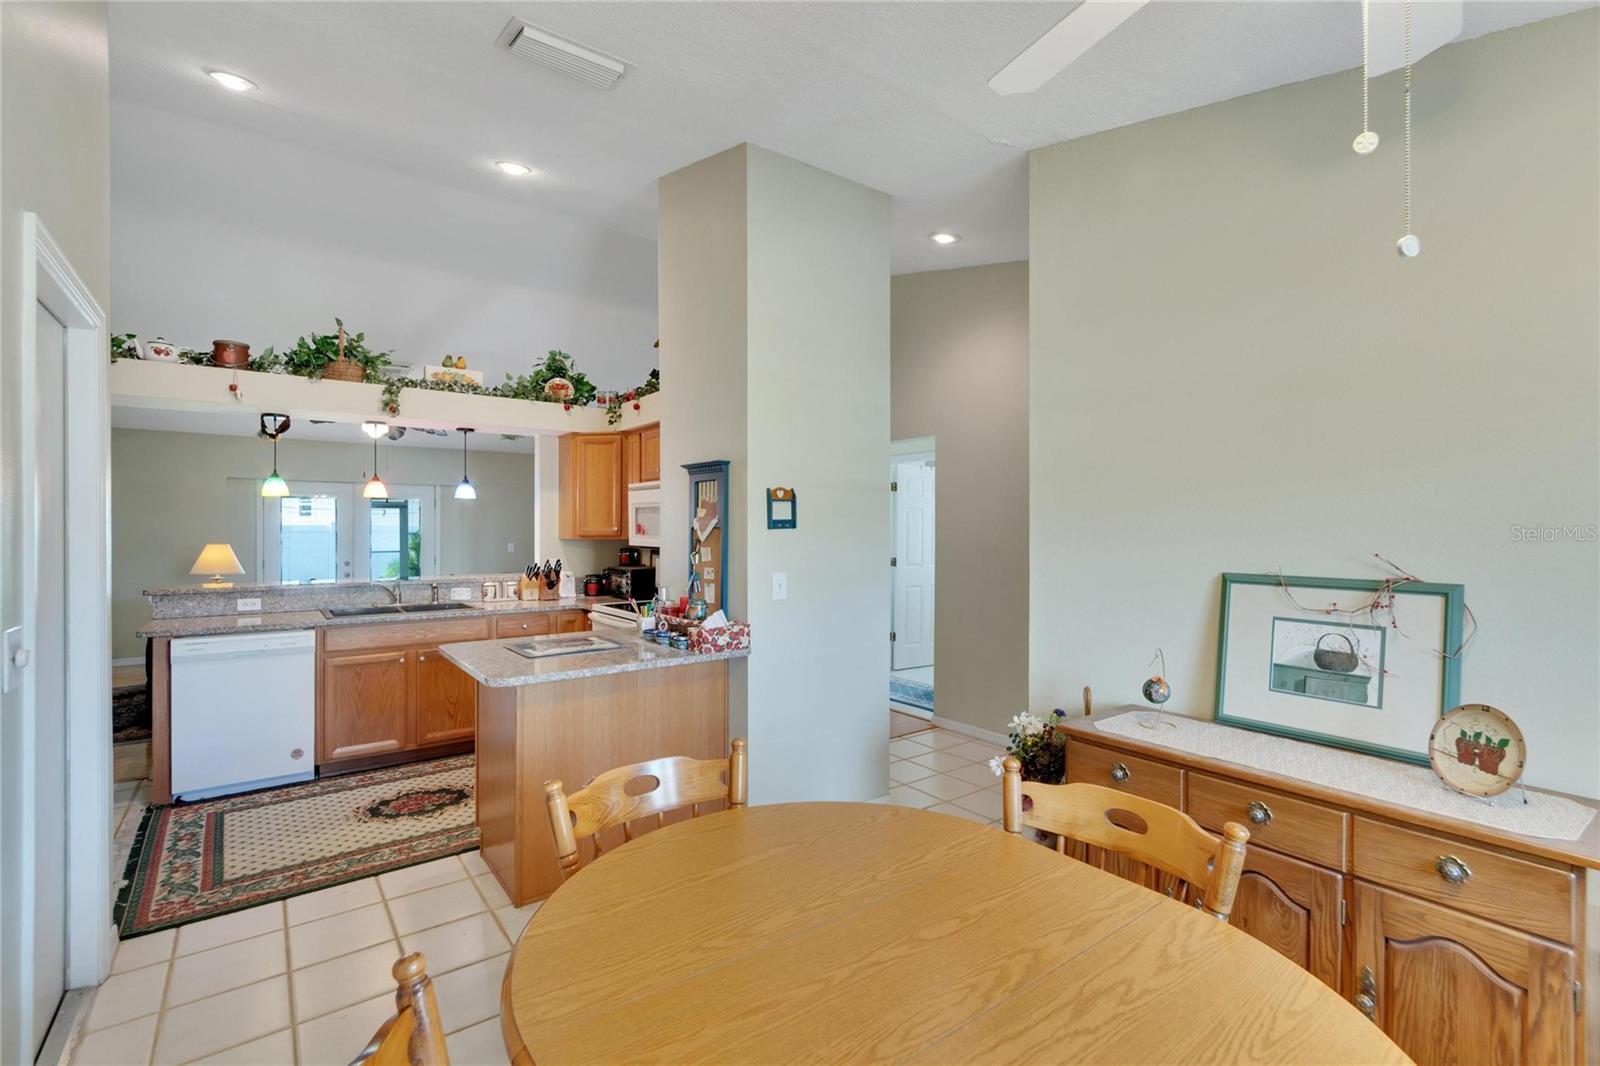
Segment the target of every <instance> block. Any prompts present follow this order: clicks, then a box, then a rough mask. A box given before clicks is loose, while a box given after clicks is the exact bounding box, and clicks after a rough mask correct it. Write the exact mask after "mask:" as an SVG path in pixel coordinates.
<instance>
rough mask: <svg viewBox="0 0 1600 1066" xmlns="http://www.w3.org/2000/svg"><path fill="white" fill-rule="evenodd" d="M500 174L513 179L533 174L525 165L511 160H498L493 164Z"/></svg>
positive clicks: (531, 169) (530, 168)
mask: <svg viewBox="0 0 1600 1066" xmlns="http://www.w3.org/2000/svg"><path fill="white" fill-rule="evenodd" d="M494 165H495V166H496V167H498V168H499V169H500V173H502V174H510V175H511V176H512V177H513V178H522V177H526V176H527V175H529V174H532V173H533V168H532V167H530V166H528V165H527V164H526V163H518V162H516V161H514V160H511V159H499V160H496V161H495V164H494Z"/></svg>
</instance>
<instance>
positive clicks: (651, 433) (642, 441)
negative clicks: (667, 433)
mask: <svg viewBox="0 0 1600 1066" xmlns="http://www.w3.org/2000/svg"><path fill="white" fill-rule="evenodd" d="M639 480H640V481H660V480H661V426H660V425H659V424H657V425H654V426H646V427H644V428H643V429H641V430H640V431H639Z"/></svg>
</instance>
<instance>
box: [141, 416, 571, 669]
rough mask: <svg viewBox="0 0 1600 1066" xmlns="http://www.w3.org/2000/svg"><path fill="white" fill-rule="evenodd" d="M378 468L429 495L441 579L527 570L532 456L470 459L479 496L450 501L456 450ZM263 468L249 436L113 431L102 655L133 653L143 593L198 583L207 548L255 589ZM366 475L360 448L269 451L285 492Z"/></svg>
mask: <svg viewBox="0 0 1600 1066" xmlns="http://www.w3.org/2000/svg"><path fill="white" fill-rule="evenodd" d="M552 446H553V445H552ZM379 461H380V463H381V469H382V470H383V476H384V479H385V480H387V481H390V482H392V483H395V484H403V485H437V486H439V488H440V490H441V491H440V493H439V571H440V573H443V574H480V573H500V572H507V571H513V570H518V569H520V568H521V567H522V566H523V565H525V564H526V563H529V562H532V561H533V559H534V457H533V456H532V455H530V454H513V453H510V452H474V453H473V454H472V456H471V459H470V472H471V475H472V481H473V484H475V485H477V487H478V498H477V499H476V500H471V501H467V500H457V499H455V498H454V497H453V496H452V495H451V493H452V491H453V490H454V489H455V485H456V482H457V481H459V480H460V479H461V453H460V452H459V451H456V450H453V449H449V448H417V447H409V448H401V447H388V448H383V450H382V453H381V458H380V460H379ZM270 462H271V449H270V448H269V447H268V445H267V444H266V442H264V441H261V440H258V439H256V438H254V437H217V436H209V435H206V434H201V433H162V432H156V431H151V430H141V429H118V430H114V431H112V434H111V501H112V503H111V547H112V605H111V625H112V655H114V656H115V657H117V658H132V657H137V656H142V655H143V654H144V642H143V641H141V640H139V639H137V638H136V637H135V636H134V635H133V634H134V632H135V630H137V629H138V628H139V626H140V625H141V624H143V623H144V621H145V620H146V619H147V618H149V617H150V612H149V604H148V602H147V601H146V600H145V597H144V595H143V592H144V590H145V589H147V588H154V587H158V586H160V587H165V586H173V585H190V584H194V583H196V582H198V581H199V580H201V579H200V578H196V577H191V576H190V574H189V567H190V565H191V564H193V562H194V557H195V555H196V554H198V552H199V551H200V548H201V546H202V545H204V544H206V543H207V542H209V541H216V540H226V541H227V542H228V543H230V544H232V545H233V550H234V551H235V552H237V553H238V555H239V561H240V563H242V564H243V565H244V567H245V570H246V573H245V574H244V575H243V576H242V577H239V578H235V580H236V581H237V582H238V583H240V584H246V583H250V582H253V581H255V580H256V574H255V565H256V557H257V548H256V538H257V524H258V521H259V518H258V516H259V506H260V496H259V495H258V492H259V489H258V484H257V479H258V478H260V477H261V476H263V475H264V474H265V473H266V471H267V468H268V465H269V464H270ZM371 469H372V449H371V448H370V447H368V446H366V445H363V444H328V443H321V442H313V441H296V440H292V439H290V438H289V437H285V438H284V439H283V441H282V442H281V443H280V444H279V446H278V470H279V472H280V473H282V474H283V476H284V477H285V478H286V479H287V480H288V482H289V487H290V488H291V489H293V487H294V485H295V483H296V481H344V482H360V481H362V480H363V479H364V478H365V476H366V475H367V474H369V473H370V472H371ZM507 543H513V544H515V545H516V552H515V553H512V554H508V553H507V552H506V544H507Z"/></svg>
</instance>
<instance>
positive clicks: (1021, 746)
mask: <svg viewBox="0 0 1600 1066" xmlns="http://www.w3.org/2000/svg"><path fill="white" fill-rule="evenodd" d="M1066 717H1067V712H1066V711H1063V710H1062V709H1061V708H1059V707H1057V708H1056V709H1055V710H1053V711H1051V712H1050V716H1049V718H1048V719H1044V718H1040V717H1039V716H1038V715H1036V714H1033V713H1032V712H1031V711H1023V712H1022V713H1021V714H1019V715H1015V716H1013V717H1012V719H1011V723H1010V724H1009V725H1008V726H1007V727H1006V728H1007V731H1008V732H1009V733H1010V737H1009V740H1010V743H1009V745H1008V746H1007V749H1006V754H1007V755H1015V756H1016V757H1017V760H1018V761H1019V762H1021V763H1022V779H1023V780H1024V781H1041V782H1043V783H1045V784H1049V785H1059V784H1060V783H1061V780H1062V778H1064V777H1065V776H1066V773H1067V734H1066V731H1065V730H1062V729H1060V728H1058V727H1059V726H1060V725H1061V723H1062V721H1063V720H1065V718H1066ZM1004 758H1005V756H1003V755H996V756H995V757H994V758H992V759H990V760H989V769H991V770H993V771H994V773H995V776H996V777H999V776H1000V775H1001V774H1002V773H1004V772H1005V769H1004V767H1003V766H1002V765H1001V762H1002V760H1003V759H1004Z"/></svg>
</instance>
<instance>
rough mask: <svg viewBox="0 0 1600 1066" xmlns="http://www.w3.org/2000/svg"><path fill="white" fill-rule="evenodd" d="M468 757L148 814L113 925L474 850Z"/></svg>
mask: <svg viewBox="0 0 1600 1066" xmlns="http://www.w3.org/2000/svg"><path fill="white" fill-rule="evenodd" d="M475 784H476V782H475V771H474V766H473V758H472V756H471V755H457V756H453V757H451V758H448V759H435V760H432V761H430V762H422V763H411V764H410V765H407V766H392V767H387V768H385V769H382V770H369V771H367V772H365V773H358V774H347V775H344V776H342V777H328V778H323V779H321V780H318V781H306V782H304V783H301V784H295V785H285V786H282V787H280V788H271V789H264V790H262V791H260V792H250V793H246V794H243V795H238V796H224V797H221V798H219V799H211V800H200V801H197V802H194V803H177V804H170V805H167V806H162V807H151V808H150V809H149V810H147V811H146V812H145V815H144V822H143V824H142V825H140V827H139V835H138V837H137V839H136V840H135V841H134V845H133V852H132V854H131V855H130V856H129V857H128V870H127V874H126V878H127V880H126V884H124V886H123V888H122V891H121V893H120V895H119V896H118V899H117V909H116V914H115V915H114V916H113V921H114V922H115V923H116V925H117V927H118V929H119V930H120V931H121V934H122V935H123V936H124V937H129V936H137V935H138V934H140V933H153V932H155V931H156V930H158V929H169V928H171V927H173V926H177V925H185V924H187V923H189V922H196V921H199V920H200V919H202V918H214V917H216V916H217V915H219V914H226V913H228V912H229V911H236V910H241V909H243V908H245V907H254V906H256V905H257V904H259V903H270V902H271V901H273V900H277V899H287V898H288V897H290V896H298V895H300V894H301V893H304V892H314V891H316V890H317V889H319V888H327V887H329V886H330V885H337V884H342V883H344V882H346V881H355V880H359V879H360V878H363V877H371V876H373V875H374V874H381V873H384V872H386V871H389V870H397V869H399V868H401V867H403V866H413V865H415V864H417V863H420V862H427V861H429V860H430V859H438V858H442V857H444V856H446V855H454V854H457V853H458V852H463V851H470V850H472V849H473V848H475V847H477V846H478V829H477V807H476V805H475V803H474V795H473V793H474V788H475Z"/></svg>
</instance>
